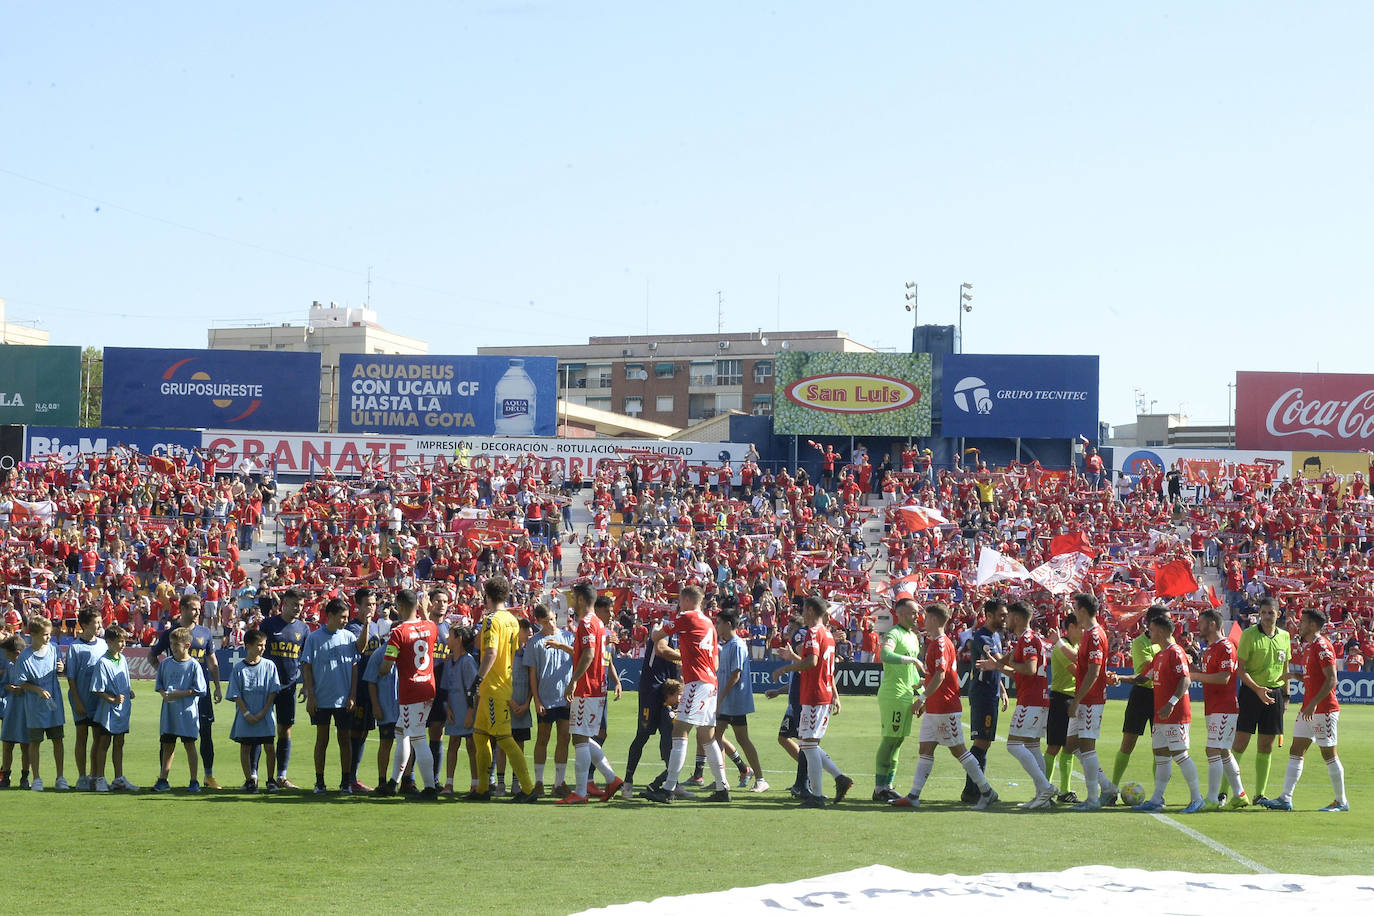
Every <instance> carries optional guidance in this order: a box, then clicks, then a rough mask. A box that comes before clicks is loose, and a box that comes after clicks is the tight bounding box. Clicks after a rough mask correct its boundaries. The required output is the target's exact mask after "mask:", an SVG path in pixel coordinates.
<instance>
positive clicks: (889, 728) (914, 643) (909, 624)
mask: <svg viewBox="0 0 1374 916" xmlns="http://www.w3.org/2000/svg"><path fill="white" fill-rule="evenodd" d="M919 613H920V611H919V609H918V608H917V606H916V602H915V601H914V600H912V599H911V598H903V599H901V600H900V601H898V602H897V603H896V605H894V606H893V608H892V614H893V616H894V617H896V618H897V622H896V623H895V624H893V626H892V629H890V630H888V631H887V633H885V634H884V635H883V643H882V648H881V649H880V650H879V653H878V658H879V660H880V661H881V662H882V663H883V679H882V682H881V684H879V686H878V716H879V720H880V722H879V728H880V729H881V733H882V737H881V738H879V739H878V757H877V762H876V764H875V766H874V771H875V773H876V776H875V779H874V787H873V800H874V801H877V802H883V803H887V802H890V801H893V800H894V799H897V798H901V797H902V796H901V793H899V792H896V791H894V790H893V788H892V781H893V780H894V779H895V778H896V776H897V757H898V755H899V754H900V752H901V748H902V742H903V741H904V740H906V737H907V735H909V734H911V720H912V718H913V716H912V712H911V704H912V703H914V702H915V700H916V687H917V686H918V685H919V684H920V682H921V679H922V678H923V677H925V668H924V666H923V665H922V664H921V662H920V659H919V656H920V652H921V648H920V642H919V640H918V639H917V635H916V634H917V627H916V618H917V615H918V614H919Z"/></svg>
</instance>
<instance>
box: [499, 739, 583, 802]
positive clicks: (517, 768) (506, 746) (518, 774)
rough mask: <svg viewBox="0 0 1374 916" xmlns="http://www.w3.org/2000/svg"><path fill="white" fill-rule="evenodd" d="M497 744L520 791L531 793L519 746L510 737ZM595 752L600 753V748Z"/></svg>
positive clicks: (528, 770) (523, 757)
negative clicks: (518, 783) (503, 753)
mask: <svg viewBox="0 0 1374 916" xmlns="http://www.w3.org/2000/svg"><path fill="white" fill-rule="evenodd" d="M497 744H499V745H500V747H501V750H503V751H505V752H506V762H507V763H509V764H510V768H511V772H512V773H514V774H515V778H516V779H517V780H519V782H520V791H522V792H532V791H533V790H534V783H532V782H530V765H529V763H528V762H527V761H526V760H525V752H524V751H522V750H521V749H520V745H518V744H516V743H515V739H514V738H512V737H511V736H510V735H505V736H503V737H502V738H501V739H500V740H499V741H498V742H497ZM597 750H598V751H600V748H597Z"/></svg>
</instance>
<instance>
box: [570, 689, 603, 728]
mask: <svg viewBox="0 0 1374 916" xmlns="http://www.w3.org/2000/svg"><path fill="white" fill-rule="evenodd" d="M605 708H606V698H605V697H573V698H572V702H570V703H569V704H568V733H569V734H573V735H581V736H582V737H584V738H595V737H596V735H597V732H599V731H601V711H602V710H603V709H605Z"/></svg>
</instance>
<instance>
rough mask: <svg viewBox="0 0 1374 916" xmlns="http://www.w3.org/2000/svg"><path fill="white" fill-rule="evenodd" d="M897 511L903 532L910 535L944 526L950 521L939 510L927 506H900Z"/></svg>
mask: <svg viewBox="0 0 1374 916" xmlns="http://www.w3.org/2000/svg"><path fill="white" fill-rule="evenodd" d="M897 509H898V512H897V522H898V524H900V525H901V526H902V530H903V531H905V532H906V533H908V534H915V533H916V532H918V531H925V530H926V529H927V528H932V527H934V526H935V525H943V524H945V523H946V522H947V521H948V519H946V518H945V517H944V516H943V515H941V514H940V512H939V510H937V509H931V508H928V507H926V506H898V507H897Z"/></svg>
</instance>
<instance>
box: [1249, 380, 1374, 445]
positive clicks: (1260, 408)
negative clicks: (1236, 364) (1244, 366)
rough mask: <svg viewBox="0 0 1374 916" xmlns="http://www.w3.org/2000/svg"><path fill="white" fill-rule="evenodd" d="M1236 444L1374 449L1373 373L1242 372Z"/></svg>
mask: <svg viewBox="0 0 1374 916" xmlns="http://www.w3.org/2000/svg"><path fill="white" fill-rule="evenodd" d="M1236 446H1237V447H1238V448H1242V449H1294V450H1303V449H1314V450H1315V449H1321V450H1325V451H1333V452H1342V451H1349V452H1354V451H1358V450H1360V449H1362V448H1374V375H1354V374H1344V373H1335V372H1320V373H1318V372H1237V373H1236Z"/></svg>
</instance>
